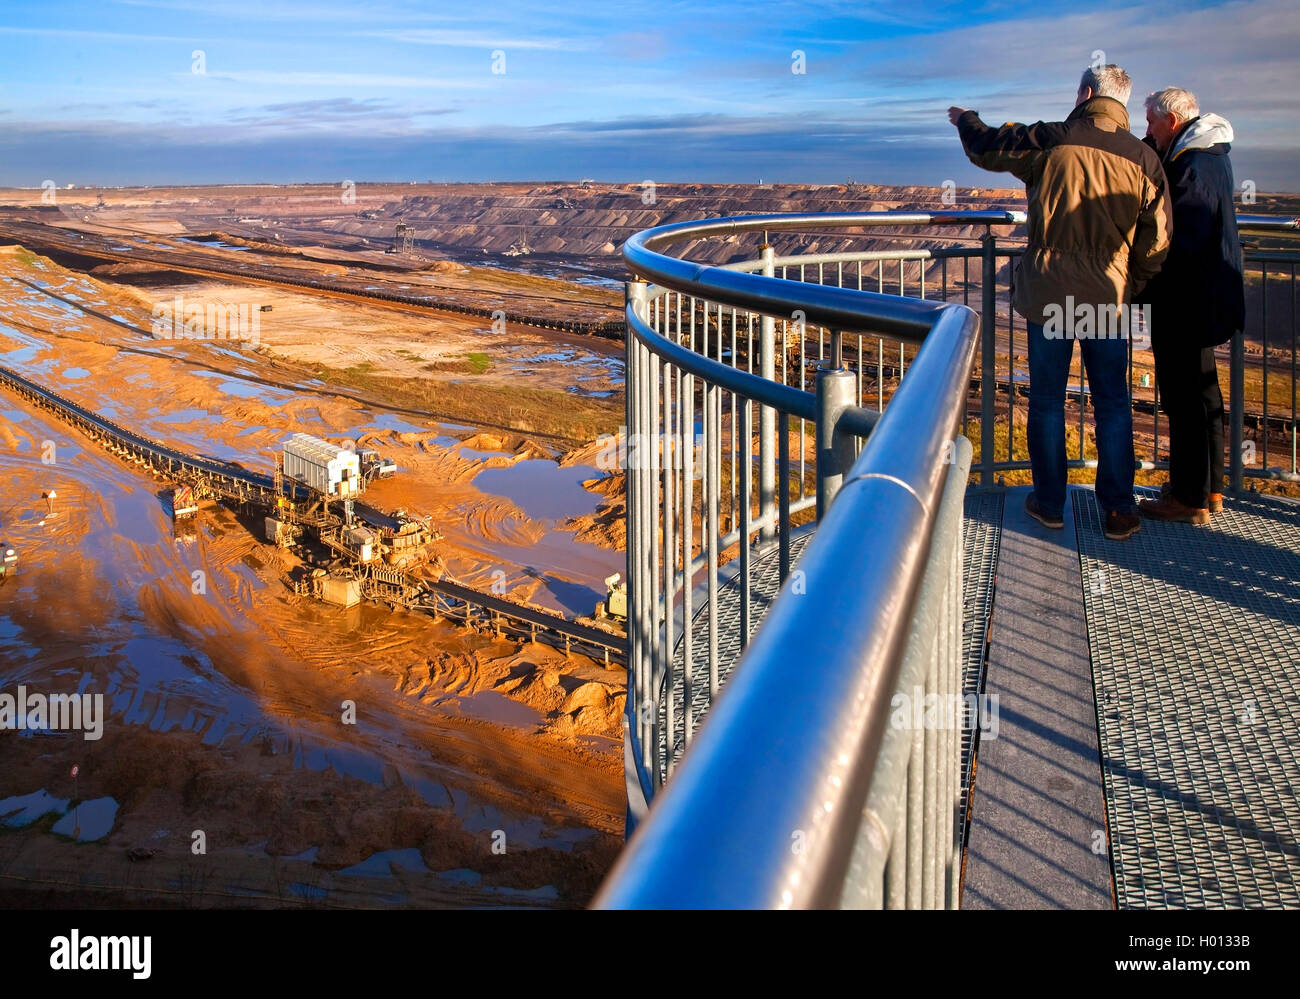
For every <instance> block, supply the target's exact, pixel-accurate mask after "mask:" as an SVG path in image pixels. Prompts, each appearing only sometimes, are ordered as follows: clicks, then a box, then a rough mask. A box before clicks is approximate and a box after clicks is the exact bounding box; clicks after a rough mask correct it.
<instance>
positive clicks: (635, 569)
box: [598, 211, 1296, 906]
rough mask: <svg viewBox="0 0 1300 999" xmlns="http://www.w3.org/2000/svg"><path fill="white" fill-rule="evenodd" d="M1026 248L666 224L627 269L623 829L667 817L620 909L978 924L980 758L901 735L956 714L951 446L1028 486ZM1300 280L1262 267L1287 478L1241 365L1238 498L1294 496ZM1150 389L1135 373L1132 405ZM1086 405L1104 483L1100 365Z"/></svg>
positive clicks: (816, 225)
mask: <svg viewBox="0 0 1300 999" xmlns="http://www.w3.org/2000/svg"><path fill="white" fill-rule="evenodd" d="M1023 221H1024V216H1023V215H1022V214H1021V213H1017V212H1004V211H985V212H951V213H942V214H926V213H864V214H841V215H795V216H756V217H749V218H737V219H718V220H712V221H707V222H692V223H683V224H679V225H673V226H665V227H662V228H659V229H655V230H650V231H648V232H644V233H641V234H639V235H637V236H635V237H633V238H632V239H631V240H629V242H628V243H627V244H626V246H625V247H624V256H625V258H626V260H627V262H628V263H629V265H630V267H631V268H632V270H633V272H634V273H635V274H637V276H638V277H639V278H641V279H649V280H651V281H654V282H655V284H654V285H649V284H647V283H645V281H644V280H637V281H633V282H631V283H630V284H629V286H628V307H627V322H628V338H627V360H628V367H627V413H626V417H627V434H628V437H627V441H626V448H625V452H624V461H625V467H626V468H627V497H628V586H629V629H628V630H629V665H628V701H627V738H626V746H625V748H626V762H627V774H628V799H629V827H630V828H631V827H634V826H636V825H637V824H638V823H640V822H641V820H642V819H643V818H644V816H645V814H646V811H647V808H648V803H649V802H650V801H651V800H652V799H655V802H656V803H655V811H654V817H653V819H652V820H651V821H650V822H648V823H646V825H645V828H643V829H640V830H639V831H638V832H637V834H636V835H635V836H634V837H633V839H632V842H631V843H630V845H629V848H628V850H627V852H626V853H625V855H624V857H623V858H622V860H621V861H620V863H619V865H618V867H617V869H616V871H615V873H614V874H613V875H611V878H610V880H609V881H608V882H607V886H606V888H605V889H604V891H603V892H602V894H601V896H600V899H599V900H598V901H599V903H600V904H604V905H616V906H617V905H647V904H648V905H654V904H667V905H693V904H699V905H740V906H771V905H809V904H813V905H832V904H864V905H882V904H883V905H889V906H903V905H906V906H914V905H945V904H946V905H955V904H956V901H957V885H956V866H957V856H958V854H957V846H958V844H957V843H956V833H957V830H959V829H960V820H959V818H958V819H957V820H956V821H954V820H953V816H952V812H953V811H954V810H955V803H956V801H957V800H958V797H959V794H960V787H959V784H960V774H961V762H962V761H961V760H960V758H959V757H960V750H959V749H958V742H959V739H958V738H957V735H958V733H957V732H954V731H952V728H951V726H949V728H948V729H946V730H945V729H940V730H939V731H938V732H937V733H935V734H932V733H931V732H930V731H928V730H927V731H925V732H918V731H912V730H910V729H907V728H906V727H904V728H903V729H902V730H900V729H899V728H898V727H897V726H890V725H887V724H885V717H886V715H887V713H888V706H889V704H890V702H891V700H892V699H894V698H896V697H897V696H900V695H902V696H906V694H907V692H909V691H911V690H914V689H918V687H922V688H924V691H925V693H926V694H930V693H936V694H938V695H939V696H940V697H943V698H948V699H949V700H950V701H951V700H958V701H959V700H960V698H961V695H962V688H961V682H962V680H961V676H960V669H959V667H958V666H956V665H955V664H956V663H957V657H958V656H959V649H960V621H959V617H960V564H959V561H960V558H959V553H960V544H961V530H960V523H961V504H960V502H959V501H957V500H954V499H953V498H952V497H953V496H958V497H959V496H960V494H961V492H962V490H963V489H964V486H965V482H966V469H967V467H968V465H969V462H970V457H969V445H968V444H967V443H966V442H965V441H964V439H962V438H960V437H959V436H958V433H957V432H958V430H959V429H962V430H966V429H967V428H969V427H970V426H971V425H972V424H974V426H975V429H976V432H975V433H974V434H972V436H977V437H978V439H979V442H980V445H981V447H980V457H979V462H978V469H977V470H978V472H979V475H980V479H981V481H982V482H983V483H984V484H986V485H991V484H992V483H993V481H994V478H995V476H996V474H997V473H1000V472H1004V471H1008V470H1013V469H1022V468H1027V467H1028V462H1027V460H1026V458H1024V457H1021V456H1019V455H1018V454H1017V450H1018V448H1017V419H1016V418H1017V413H1016V410H1017V407H1018V397H1019V396H1020V395H1021V393H1022V392H1023V391H1024V389H1025V387H1026V386H1025V383H1026V382H1027V374H1025V373H1023V372H1021V371H1019V370H1018V369H1017V367H1016V359H1017V343H1016V332H1017V330H1016V324H1017V318H1016V317H1015V316H1014V313H1012V311H1011V309H1010V304H1009V303H1010V296H1011V291H1012V287H1013V284H1014V281H1015V276H1016V269H1017V266H1018V260H1019V255H1020V252H1021V249H1020V247H1019V246H1017V245H1014V244H1010V245H1003V246H999V245H998V238H997V237H996V236H995V235H994V234H993V227H995V226H1001V227H1014V226H1018V225H1020V224H1022V223H1023ZM1239 221H1240V223H1241V225H1242V228H1243V231H1272V230H1282V229H1295V228H1296V222H1295V220H1280V219H1264V218H1254V217H1241V218H1240V220H1239ZM921 226H926V227H933V228H937V229H939V230H940V234H939V235H936V233H935V232H934V231H931V232H929V233H927V234H925V235H926V238H928V239H930V240H931V241H934V242H945V241H946V242H948V243H950V244H952V245H948V246H941V247H939V248H933V249H897V248H896V247H891V248H886V249H869V250H864V251H857V252H836V253H801V254H800V253H796V254H792V255H788V256H783V257H778V256H776V254H775V252H774V250H773V248H772V247H771V245H770V244H769V239H770V238H771V237H772V235H773V234H778V233H779V234H785V233H795V234H802V235H803V238H805V239H807V238H808V237H809V235H811V237H812V238H814V239H819V238H829V237H831V236H834V237H836V238H840V237H843V236H847V235H848V234H849V233H852V234H854V236H855V238H857V239H862V238H864V235H865V236H868V237H875V238H880V237H879V236H877V234H878V233H881V232H886V231H887V236H886V238H887V239H888V240H889V241H891V242H895V243H896V242H897V241H900V240H904V239H909V238H914V235H915V234H914V233H913V232H911V231H909V229H910V228H916V227H921ZM950 227H966V228H965V230H964V231H961V230H959V231H958V232H956V233H955V234H951V235H950V234H949V230H950ZM978 229H983V232H982V233H980V232H978ZM864 230H865V233H864ZM759 234H761V236H762V241H761V245H756V246H755V247H754V257H753V259H746V260H742V261H740V262H737V263H731V264H726V265H722V266H714V267H710V266H706V265H701V264H697V263H693V262H690V261H689V260H685V259H678V258H674V257H670V256H667V255H665V254H663V253H661V252H659V251H660V250H662V249H664V248H665V247H668V246H671V245H676V244H683V243H686V244H696V243H697V241H700V240H719V239H725V240H727V241H728V242H740V241H743V240H745V239H754V240H755V242H757V237H758V235H759ZM972 242H973V243H977V245H969V244H971V243H972ZM963 244H965V245H963ZM812 249H815V247H813V248H812ZM687 252H689V249H688V251H687ZM1288 254H1289V255H1288ZM1295 259H1296V256H1295V255H1294V254H1293V253H1291V252H1290V251H1252V252H1251V254H1250V255H1249V256H1248V261H1251V262H1252V263H1253V264H1258V265H1259V266H1261V267H1262V268H1263V269H1264V270H1263V291H1262V293H1261V299H1260V307H1261V308H1262V309H1264V310H1267V309H1268V308H1269V307H1270V303H1271V301H1272V300H1271V299H1270V296H1269V285H1268V281H1269V275H1268V268H1269V267H1270V265H1271V266H1272V268H1273V270H1274V272H1275V274H1274V276H1276V273H1277V268H1278V267H1280V266H1283V265H1284V264H1289V266H1290V273H1291V280H1290V291H1291V302H1292V304H1291V344H1292V364H1291V372H1292V375H1291V398H1290V400H1289V405H1288V406H1287V407H1286V408H1287V409H1289V410H1290V419H1289V421H1284V422H1286V426H1285V427H1283V428H1282V430H1283V432H1286V431H1289V434H1290V443H1291V450H1292V460H1291V468H1290V471H1289V472H1288V471H1287V470H1286V469H1278V468H1273V469H1271V470H1270V469H1268V468H1267V462H1266V461H1265V462H1262V464H1263V465H1264V466H1265V467H1259V468H1256V467H1252V466H1249V465H1246V467H1244V468H1243V464H1245V463H1243V462H1242V461H1241V458H1242V454H1243V451H1242V448H1241V447H1240V446H1239V442H1240V441H1241V437H1242V428H1243V427H1245V426H1249V425H1251V424H1252V421H1253V422H1254V424H1255V425H1257V426H1262V427H1263V428H1264V431H1265V438H1264V439H1265V441H1266V442H1267V440H1268V431H1269V430H1270V428H1271V429H1272V431H1273V432H1274V437H1275V446H1276V435H1277V431H1278V429H1279V428H1278V427H1273V426H1272V423H1271V422H1270V421H1273V422H1277V415H1276V414H1275V413H1273V412H1271V411H1270V410H1269V408H1268V384H1269V382H1268V376H1269V357H1268V351H1267V350H1266V351H1265V353H1264V356H1263V357H1262V358H1261V359H1260V362H1259V364H1258V367H1260V368H1261V369H1262V373H1263V375H1264V381H1263V397H1262V399H1261V400H1260V402H1262V405H1261V406H1256V405H1254V403H1255V400H1253V399H1249V398H1247V396H1248V395H1249V393H1246V392H1243V391H1242V390H1241V388H1240V385H1241V383H1242V381H1243V373H1244V372H1245V371H1246V370H1247V369H1248V368H1249V367H1250V365H1248V364H1247V363H1246V362H1245V360H1244V350H1243V348H1242V344H1241V343H1240V342H1237V343H1235V344H1234V345H1233V347H1232V350H1231V355H1232V366H1231V372H1232V374H1231V376H1230V378H1231V382H1232V385H1233V391H1232V392H1231V396H1230V397H1231V401H1232V415H1233V424H1232V427H1233V440H1234V445H1233V450H1234V458H1233V472H1234V475H1235V476H1236V477H1235V481H1236V482H1237V483H1238V484H1239V483H1240V475H1241V474H1243V473H1244V474H1246V475H1268V476H1271V477H1293V476H1294V475H1295V472H1296V468H1295V447H1294V442H1295V427H1296V421H1295V394H1296V393H1295V385H1296V382H1295V375H1294V370H1295V360H1294V359H1295V352H1294V343H1295V320H1294V291H1295V285H1294V263H1295ZM905 296H906V297H905ZM971 302H974V303H976V304H977V305H978V307H979V312H980V314H981V317H982V323H979V322H977V321H976V316H975V314H974V313H973V312H972V311H970V309H969V308H966V307H964V306H967V305H968V304H970V303H971ZM1272 307H1273V308H1274V312H1275V313H1276V305H1273V306H1272ZM981 327H982V329H981ZM1022 329H1023V324H1022ZM977 340H978V342H979V344H980V345H981V347H982V349H981V350H980V357H979V364H978V367H977V368H976V366H975V364H974V357H975V348H976V344H977ZM1239 341H1240V338H1239ZM1020 343H1021V346H1020V350H1021V352H1022V353H1023V352H1024V349H1025V345H1026V341H1025V340H1021V341H1020ZM1144 364H1145V362H1144V360H1143V359H1142V358H1141V357H1140V356H1139V357H1138V358H1136V359H1134V358H1132V357H1131V366H1130V383H1131V384H1132V385H1133V386H1134V387H1135V390H1136V391H1135V405H1138V406H1139V408H1140V407H1141V404H1142V402H1143V399H1144V396H1143V393H1142V392H1141V389H1142V388H1145V385H1142V384H1141V383H1140V378H1141V374H1142V371H1141V369H1142V367H1143V366H1144ZM1274 367H1276V365H1274ZM1274 373H1275V372H1274ZM905 375H906V377H904V376H905ZM973 375H974V376H975V377H974V378H973V377H972V376H973ZM972 393H974V395H973V394H972ZM1003 395H1005V397H1006V401H1005V404H1003V403H1002V400H1001V398H1000V397H1001V396H1003ZM1073 395H1074V398H1075V400H1076V401H1077V404H1078V408H1079V426H1080V432H1079V436H1078V439H1077V441H1076V442H1075V445H1076V453H1075V455H1074V457H1073V459H1072V461H1071V464H1072V465H1074V466H1076V467H1078V466H1081V465H1088V464H1095V462H1090V461H1088V459H1087V453H1086V447H1085V442H1086V435H1085V433H1084V415H1083V412H1084V409H1085V408H1086V404H1087V397H1088V391H1087V386H1086V382H1085V381H1084V378H1083V372H1082V364H1081V362H1079V373H1078V382H1077V389H1075V391H1074V393H1073ZM1276 395H1277V390H1276V389H1274V397H1275V399H1276ZM975 396H977V398H976V397H975ZM887 401H888V403H889V406H888V408H886V406H885V403H886V402H887ZM972 403H973V404H974V405H972ZM973 408H974V409H975V410H976V412H975V413H973V414H972V409H973ZM1150 409H1151V412H1152V418H1153V434H1152V441H1151V456H1150V459H1149V460H1144V461H1143V462H1142V464H1143V467H1146V468H1155V467H1160V466H1161V465H1162V464H1165V462H1163V461H1161V445H1160V430H1159V419H1160V416H1159V406H1158V399H1156V398H1155V396H1154V392H1152V393H1151V394H1150ZM1020 422H1021V424H1023V419H1022V420H1021V421H1020ZM999 426H1005V427H1006V428H1007V434H1006V440H1005V444H1004V442H1003V441H1001V440H999V439H998V437H997V435H996V434H995V429H996V428H998V427H999ZM1020 432H1021V433H1022V434H1023V427H1021V431H1020ZM755 434H757V441H755ZM864 438H865V439H866V444H865V446H863V444H862V441H863V439H864ZM755 443H756V445H757V446H756V447H755ZM1020 444H1021V445H1022V446H1023V440H1022V441H1020ZM1004 446H1005V448H1006V450H1005V451H1004V452H1003V451H1002V448H1003V447H1004ZM1264 446H1265V447H1267V443H1265V445H1264ZM859 448H861V454H860V456H858V455H857V452H858V450H859ZM1000 452H1001V453H1000ZM855 456H856V461H855ZM950 483H955V484H952V485H951V487H950ZM837 494H838V499H837V500H836V502H835V504H834V505H832V504H831V500H832V499H833V498H836V496H837ZM941 497H947V499H946V500H944V501H943V502H941ZM814 513H815V514H816V515H817V517H818V518H819V519H820V520H821V523H820V526H819V527H818V528H817V530H816V533H815V535H813V534H812V528H813V523H812V521H813V517H814ZM796 559H797V560H798V561H797V568H793V569H792V566H794V565H795V560H796ZM954 560H956V561H954ZM778 588H780V596H779V598H778V597H777V595H776V591H777V589H778ZM954 617H955V618H956V619H957V622H958V623H957V632H956V642H955V643H954V642H953V640H952V633H951V628H952V625H953V620H954ZM760 620H762V621H763V627H762V629H761V630H757V631H756V629H757V625H758V623H759V621H760ZM909 650H910V651H909ZM738 663H739V664H738ZM733 673H734V675H733ZM918 677H921V678H923V680H922V682H921V683H919V684H918V683H917V678H918ZM724 687H725V689H726V690H727V691H728V693H727V695H726V696H725V697H723V698H718V699H717V703H716V705H715V704H714V701H715V698H717V697H718V694H719V693H720V691H721V690H722V689H723V688H724ZM891 695H893V696H892V697H891ZM706 713H708V716H709V723H708V727H707V729H705V730H703V732H701V730H700V726H701V724H702V722H703V719H704V716H705V714H706ZM688 748H689V750H690V752H689V753H687V749H688ZM738 775H743V776H738ZM759 775H761V777H760V776H759ZM670 776H671V777H672V780H671V781H670V782H669V781H668V778H669V777H670Z"/></svg>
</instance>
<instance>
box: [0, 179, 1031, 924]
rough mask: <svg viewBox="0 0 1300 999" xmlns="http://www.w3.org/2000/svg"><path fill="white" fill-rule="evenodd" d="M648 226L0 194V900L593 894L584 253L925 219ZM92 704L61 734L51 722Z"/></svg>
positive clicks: (616, 780) (357, 192)
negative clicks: (806, 227)
mask: <svg viewBox="0 0 1300 999" xmlns="http://www.w3.org/2000/svg"><path fill="white" fill-rule="evenodd" d="M645 193H646V192H645V191H644V190H643V189H642V187H641V186H639V185H623V186H618V185H602V184H595V183H590V182H584V183H576V184H548V185H523V184H511V185H506V184H502V185H407V184H389V185H384V184H375V185H367V184H362V185H356V186H355V187H352V188H346V189H344V190H340V189H339V188H338V187H336V186H329V185H318V186H304V187H275V186H264V187H196V188H168V189H155V188H136V189H106V190H85V189H72V190H66V189H61V190H35V191H33V190H10V191H0V557H2V558H3V561H0V694H6V695H14V694H15V692H16V691H18V690H19V688H22V690H23V691H25V692H37V693H38V694H39V695H40V696H41V697H42V698H45V699H46V700H44V701H42V702H41V703H42V704H45V705H47V706H49V707H50V710H48V711H45V710H43V711H42V713H41V714H40V715H39V716H38V715H35V714H32V715H27V714H24V715H22V716H21V717H18V716H16V715H15V717H12V718H6V715H5V710H6V708H5V705H6V704H8V703H9V702H5V701H4V700H3V699H2V698H0V725H4V726H5V727H7V728H11V729H14V731H12V732H9V733H7V738H8V739H9V741H8V742H6V747H7V748H6V750H5V758H4V767H3V772H2V773H0V894H2V895H3V897H4V898H5V900H6V901H7V902H8V903H9V904H10V905H11V906H20V907H21V906H29V907H36V906H44V905H48V904H53V905H90V906H97V905H105V906H133V905H141V906H146V905H148V906H158V905H161V906H191V905H199V906H236V905H237V906H249V905H252V906H259V905H265V906H283V905H293V906H314V907H345V906H356V905H361V906H374V905H399V906H400V905H410V906H464V905H492V906H497V905H510V906H578V905H583V904H585V903H586V902H587V901H589V900H590V898H591V896H592V894H593V893H594V892H595V890H596V888H597V886H598V885H599V883H600V881H601V879H602V877H603V876H604V875H605V873H606V872H607V871H608V870H609V868H610V866H611V864H612V862H613V859H614V857H615V855H616V853H617V852H618V850H619V849H620V848H621V846H622V837H623V829H624V819H625V808H626V797H625V790H624V776H623V773H624V771H623V724H624V721H623V715H624V706H625V687H626V683H625V673H624V658H625V647H626V640H625V637H624V634H623V622H622V620H621V614H622V613H623V610H624V601H623V596H624V594H623V590H622V583H621V580H620V578H619V575H620V574H621V573H624V572H625V564H624V562H625V555H624V523H623V516H624V504H623V482H622V474H621V473H620V472H619V470H618V468H617V463H615V464H614V467H610V462H609V461H608V460H604V458H603V457H602V456H604V455H606V454H607V453H608V448H607V447H606V444H607V442H608V440H609V435H614V434H617V433H618V431H619V428H620V427H621V425H622V424H623V423H624V414H623V374H624V372H623V368H624V363H623V343H622V337H623V293H622V283H623V282H624V281H625V280H627V279H628V277H629V276H630V275H628V274H627V273H626V271H625V269H624V267H623V265H622V263H621V259H620V258H619V256H618V254H617V249H618V246H619V245H620V244H621V243H622V241H623V240H625V239H626V238H627V237H628V236H629V235H631V234H632V233H634V232H636V231H638V230H641V229H644V228H647V227H649V226H652V225H656V224H661V223H664V222H670V221H677V220H684V219H691V218H698V217H703V216H718V215H723V214H727V213H736V214H741V213H751V212H777V211H806V210H817V211H837V210H845V211H848V210H855V211H865V210H888V209H895V208H914V209H927V210H928V209H935V208H939V207H941V205H943V204H948V203H950V202H949V201H941V200H940V199H941V198H943V197H944V196H945V195H946V194H948V193H949V192H942V191H940V190H938V189H931V190H923V189H915V188H892V189H887V188H870V187H865V186H850V187H825V188H784V187H772V186H766V187H740V186H736V187H706V186H703V185H660V186H659V187H658V188H657V189H656V190H655V191H654V193H653V197H652V198H651V199H649V200H647V198H646V197H645ZM958 199H959V202H960V206H961V207H968V208H982V207H989V206H994V205H1001V206H1006V207H1018V206H1019V205H1021V204H1023V196H1022V195H1021V194H1019V193H1017V192H1009V191H987V190H986V191H983V192H979V191H976V192H970V191H962V192H958ZM978 235H979V233H977V232H966V231H953V232H951V233H945V235H944V236H943V237H942V238H943V239H951V240H962V239H967V240H969V239H971V238H973V237H977V236H978ZM795 238H798V237H795ZM819 238H820V239H821V240H822V242H821V243H812V244H809V243H806V242H805V243H804V244H800V246H801V248H802V249H804V250H807V251H808V252H813V251H816V252H834V251H836V250H840V249H844V248H847V247H849V246H850V245H852V246H854V247H858V248H860V247H861V246H862V245H863V243H864V240H863V239H862V238H861V237H860V236H854V235H852V234H847V233H846V234H843V235H832V236H825V235H823V236H821V237H819ZM872 238H877V237H875V236H873V237H872ZM878 238H879V239H881V240H883V241H884V242H882V244H881V245H882V246H883V245H885V244H886V243H887V242H888V241H889V240H890V239H894V238H896V237H894V236H890V235H887V234H886V235H881V236H879V237H878ZM865 242H870V240H866V241H865ZM755 245H756V244H755ZM705 249H707V252H708V253H712V254H714V256H715V257H716V259H711V260H710V262H712V263H724V262H726V261H727V260H729V259H732V258H733V257H735V256H739V255H742V254H743V255H750V256H752V255H753V253H754V252H755V246H751V245H744V246H742V245H738V244H728V243H727V242H726V241H723V240H717V241H713V242H712V243H710V245H709V246H708V247H707V248H705ZM701 252H704V250H701ZM696 259H702V258H700V257H699V255H698V254H697V255H696ZM92 697H100V698H101V700H99V701H95V702H93V703H94V704H102V709H103V715H102V717H98V718H96V720H95V722H96V725H97V727H98V729H99V730H98V732H97V733H96V734H95V736H94V737H93V738H92V737H89V736H90V733H89V731H88V730H85V726H84V725H83V726H82V730H78V728H77V726H76V724H72V723H69V724H64V723H65V722H66V721H67V719H68V718H70V717H72V718H73V721H74V722H75V717H73V716H72V715H70V714H69V713H68V712H67V711H64V712H63V713H61V714H58V715H57V716H56V713H55V712H54V711H53V709H52V708H53V705H54V704H56V703H57V704H58V705H59V706H60V707H61V708H64V709H66V708H68V706H69V705H70V704H77V703H78V702H76V701H73V700H70V699H71V698H83V699H85V698H92ZM56 698H58V699H59V700H57V701H56V700H55V699H56ZM11 701H13V705H14V706H12V707H10V708H9V709H8V710H9V712H10V713H11V714H13V713H14V712H16V711H19V710H23V708H21V707H19V706H18V701H17V700H15V699H13V698H11ZM26 703H27V700H26V699H24V704H26ZM31 703H36V702H31ZM81 703H85V704H86V705H87V707H88V708H89V705H90V703H92V702H88V701H83V702H81ZM82 721H83V722H84V721H85V719H84V718H83V719H82ZM19 722H21V725H19V724H18V723H19Z"/></svg>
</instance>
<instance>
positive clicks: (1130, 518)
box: [1106, 510, 1142, 541]
mask: <svg viewBox="0 0 1300 999" xmlns="http://www.w3.org/2000/svg"><path fill="white" fill-rule="evenodd" d="M1140 530H1142V518H1141V517H1138V516H1137V515H1136V514H1132V513H1120V512H1119V511H1118V510H1111V511H1110V512H1109V513H1107V514H1106V537H1108V538H1110V540H1111V541H1127V540H1128V539H1129V538H1131V537H1133V535H1135V534H1137V532H1138V531H1140Z"/></svg>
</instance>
